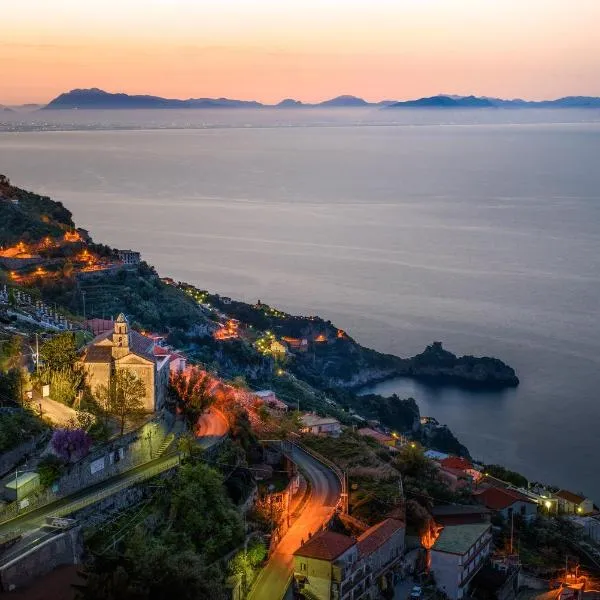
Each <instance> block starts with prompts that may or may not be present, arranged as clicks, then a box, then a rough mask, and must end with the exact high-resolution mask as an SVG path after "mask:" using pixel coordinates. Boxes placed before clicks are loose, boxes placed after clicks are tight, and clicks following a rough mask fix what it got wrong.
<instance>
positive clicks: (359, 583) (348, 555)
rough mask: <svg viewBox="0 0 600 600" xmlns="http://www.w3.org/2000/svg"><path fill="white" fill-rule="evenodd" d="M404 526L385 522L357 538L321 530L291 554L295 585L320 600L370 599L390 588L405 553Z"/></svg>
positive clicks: (400, 522) (401, 523) (396, 521)
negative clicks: (395, 571)
mask: <svg viewBox="0 0 600 600" xmlns="http://www.w3.org/2000/svg"><path fill="white" fill-rule="evenodd" d="M404 534H405V527H404V523H403V522H402V521H400V520H398V519H393V518H389V519H385V520H384V521H382V522H380V523H378V524H377V525H374V526H373V527H370V528H369V529H367V530H366V531H365V532H364V533H363V534H361V535H360V536H359V537H358V538H353V537H350V536H347V535H343V534H339V533H335V532H333V531H321V532H319V533H317V534H316V535H314V536H313V537H312V538H311V539H310V540H309V541H308V542H306V543H305V544H303V545H302V546H301V547H300V548H299V549H298V550H297V551H296V552H295V553H294V578H295V581H296V586H297V587H298V588H299V589H304V590H307V591H310V592H312V594H314V596H315V597H317V598H319V600H370V599H373V598H378V597H379V591H380V590H382V589H385V588H387V587H388V586H391V585H392V573H393V570H394V569H395V568H396V567H398V566H399V564H400V562H401V560H402V556H403V553H404Z"/></svg>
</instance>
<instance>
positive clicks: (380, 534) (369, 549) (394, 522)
mask: <svg viewBox="0 0 600 600" xmlns="http://www.w3.org/2000/svg"><path fill="white" fill-rule="evenodd" d="M400 529H404V523H403V522H402V521H399V520H398V519H385V520H384V521H381V523H377V525H373V527H370V528H369V529H367V530H366V531H365V532H364V533H362V534H361V535H360V536H358V549H359V551H360V553H361V554H362V555H363V556H368V555H369V554H372V553H373V552H375V550H377V549H378V548H379V547H380V546H382V545H383V544H385V542H387V541H388V540H389V539H390V537H391V536H392V535H393V534H394V533H396V532H397V531H399V530H400Z"/></svg>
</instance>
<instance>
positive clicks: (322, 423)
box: [300, 413, 342, 437]
mask: <svg viewBox="0 0 600 600" xmlns="http://www.w3.org/2000/svg"><path fill="white" fill-rule="evenodd" d="M300 422H301V424H302V426H301V427H300V431H301V432H302V433H314V434H315V435H320V434H321V435H331V436H333V437H337V436H338V435H339V434H340V433H341V431H342V425H341V424H340V422H339V421H338V420H337V419H335V418H333V417H319V416H318V415H315V414H314V413H307V414H305V415H302V416H301V417H300Z"/></svg>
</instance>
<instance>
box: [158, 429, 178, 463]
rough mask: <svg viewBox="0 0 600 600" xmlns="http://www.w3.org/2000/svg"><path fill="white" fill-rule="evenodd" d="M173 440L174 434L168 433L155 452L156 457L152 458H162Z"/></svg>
mask: <svg viewBox="0 0 600 600" xmlns="http://www.w3.org/2000/svg"><path fill="white" fill-rule="evenodd" d="M174 439H175V434H174V433H168V434H167V435H166V436H165V439H164V440H163V441H162V444H161V445H160V447H159V448H158V450H157V451H156V455H155V456H154V458H158V457H159V456H162V455H163V454H164V453H165V451H166V449H167V448H168V447H169V446H170V445H171V442H172V441H173V440H174Z"/></svg>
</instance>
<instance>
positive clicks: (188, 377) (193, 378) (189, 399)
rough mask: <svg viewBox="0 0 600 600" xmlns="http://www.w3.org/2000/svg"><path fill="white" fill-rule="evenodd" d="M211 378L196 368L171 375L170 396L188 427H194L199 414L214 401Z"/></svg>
mask: <svg viewBox="0 0 600 600" xmlns="http://www.w3.org/2000/svg"><path fill="white" fill-rule="evenodd" d="M213 387H214V384H213V380H212V378H211V377H210V376H209V375H208V373H206V372H205V371H202V370H200V369H198V368H195V367H194V368H192V369H191V370H190V371H188V372H187V373H177V374H175V375H171V379H170V382H169V390H170V396H171V397H172V398H174V400H175V402H176V405H177V408H178V409H179V410H181V412H182V413H183V416H184V418H185V420H186V422H187V424H188V425H189V427H190V428H194V427H195V426H196V423H197V422H198V419H199V418H200V415H201V414H202V413H203V412H204V411H205V410H206V409H207V408H208V407H209V406H210V405H211V404H213V402H214V401H215V394H214V393H213Z"/></svg>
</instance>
